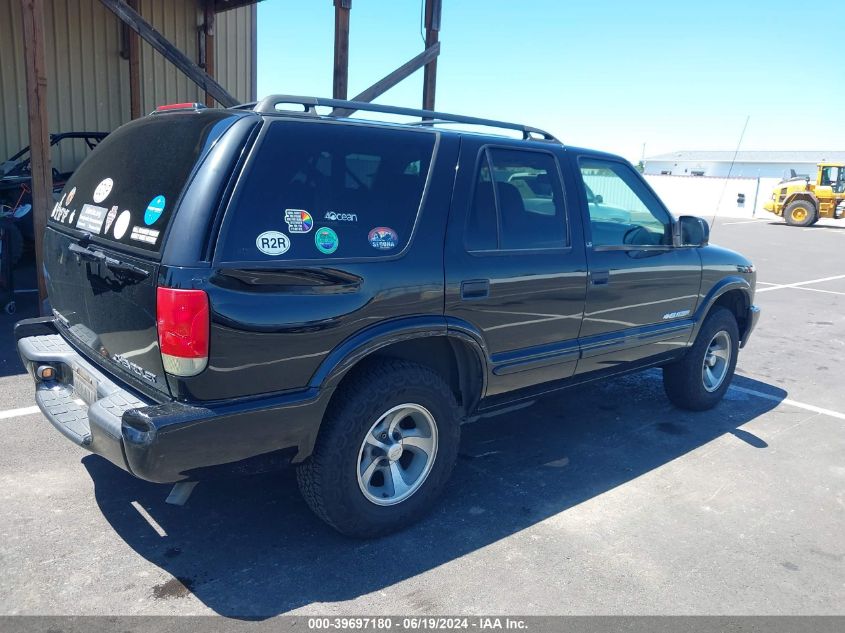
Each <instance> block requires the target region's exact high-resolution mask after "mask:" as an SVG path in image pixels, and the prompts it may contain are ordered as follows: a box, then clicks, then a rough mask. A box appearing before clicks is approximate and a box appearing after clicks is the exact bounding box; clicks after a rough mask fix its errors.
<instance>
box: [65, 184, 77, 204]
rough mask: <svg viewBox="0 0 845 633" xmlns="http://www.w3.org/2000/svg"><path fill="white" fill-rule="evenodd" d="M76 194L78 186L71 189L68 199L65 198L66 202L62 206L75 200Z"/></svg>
mask: <svg viewBox="0 0 845 633" xmlns="http://www.w3.org/2000/svg"><path fill="white" fill-rule="evenodd" d="M75 195H76V187H74V188H73V189H71V190H70V193H69V194H67V200H65V202H64V204H63V205H62V206H64V205H67V204H70V203H71V202H73V197H74V196H75Z"/></svg>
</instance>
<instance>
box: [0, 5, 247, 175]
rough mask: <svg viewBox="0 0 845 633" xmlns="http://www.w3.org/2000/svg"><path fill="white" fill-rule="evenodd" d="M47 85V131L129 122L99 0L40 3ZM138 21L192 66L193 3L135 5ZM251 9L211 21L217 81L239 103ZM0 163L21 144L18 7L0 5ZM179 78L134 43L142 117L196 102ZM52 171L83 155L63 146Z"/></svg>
mask: <svg viewBox="0 0 845 633" xmlns="http://www.w3.org/2000/svg"><path fill="white" fill-rule="evenodd" d="M44 5H45V16H44V28H45V36H46V40H47V51H46V52H47V80H48V97H49V104H48V110H49V117H50V131H51V132H54V133H55V132H69V131H101V130H102V131H111V130H113V129H115V128H116V127H118V126H120V125H121V124H122V123H125V122H126V121H128V120H129V64H128V61H126V60H125V59H123V58H122V57H121V55H120V53H121V44H122V41H121V26H120V22H119V20H118V19H117V17H116V16H115V15H114V14H113V13H111V11H109V10H107V9H106V8H105V7H104V6H103V5H102V4H101V3H100V2H99V0H46V1H45V3H44ZM139 9H140V12H141V15H143V17H144V18H145V19H146V20H147V21H148V22H150V23H151V24H152V25H153V26H154V27H155V28H156V29H158V30H159V31H160V32H161V33H162V34H163V35H164V36H165V37H167V38H168V39H169V40H170V41H171V42H173V43H174V44H175V45H176V46H177V47H178V48H179V49H180V50H181V51H182V52H184V53H185V54H186V55H187V56H188V57H190V58H191V59H192V60H193V61H195V62H196V61H197V59H198V56H199V55H198V54H199V39H198V38H199V35H198V29H199V27H200V25H201V23H202V12H201V11H200V9H199V3H198V2H197V0H141V1H140V2H139ZM255 19H256V9H255V6H249V7H244V8H241V9H235V10H232V11H227V12H224V13H221V14H219V15H218V17H217V31H216V35H217V37H216V38H215V57H216V65H217V73H216V74H217V80H218V81H219V82H220V83H221V84H222V85H223V86H224V87H225V88H226V89H227V90H229V92H231V93H232V94H233V95H234V96H235V97H237V98H238V99H239V100H241V101H250V100H252V99H254V98H255V79H254V77H255V70H254V69H255V29H254V21H255ZM0 87H2V88H1V89H0V161H2V160H5V159H6V158H7V157H8V156H10V155H11V154H12V153H14V152H16V151H17V150H18V149H19V148H20V147H22V146H24V145H27V144H28V133H27V118H26V117H27V115H26V79H25V76H24V65H23V41H22V24H21V13H20V5H19V2H17V0H2V1H0ZM203 98H204V95H203V94H202V93H201V92H200V90H199V89H198V88H197V87H196V86H195V85H194V84H193V83H192V82H191V81H190V80H189V79H188V78H187V77H185V76H184V75H183V74H182V73H181V72H179V71H178V70H176V68H175V67H174V66H173V65H172V64H170V62H168V61H166V60H165V59H164V58H163V57H162V56H161V55H159V54H158V53H157V52H155V51H154V50H153V49H152V48H151V47H150V46H149V45H148V44H147V43H146V42H143V41H142V42H141V104H142V112H149V111H150V110H152V109H154V108H155V106H156V105H160V104H162V103H174V102H180V101H200V102H201V101H203ZM66 143H70V144H67V145H66V144H62V146H61V149H60V150H59V151H58V152H54V155H53V161H54V166H56V167H57V168H59V169H61V170H69V169H73V168H74V167H75V166H76V164H77V163H78V162H79V160H80V159H81V157H82V156H84V155H85V153H86V152H87V149H86V148H85V147H84V144H83V143H82V142H81V141H73V142H66Z"/></svg>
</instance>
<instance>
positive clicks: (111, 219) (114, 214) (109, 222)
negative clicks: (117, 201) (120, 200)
mask: <svg viewBox="0 0 845 633" xmlns="http://www.w3.org/2000/svg"><path fill="white" fill-rule="evenodd" d="M116 217H117V205H114V206H113V207H112V208H111V209H109V214H108V215H107V216H106V226H105V228H104V229H103V233H104V234H105V233H108V232H109V229H110V228H111V225H112V222H114V219H115V218H116Z"/></svg>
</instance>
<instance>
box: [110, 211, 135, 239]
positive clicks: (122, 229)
mask: <svg viewBox="0 0 845 633" xmlns="http://www.w3.org/2000/svg"><path fill="white" fill-rule="evenodd" d="M131 221H132V214H131V213H129V211H123V212H122V213H121V214H120V215H119V216H117V221H116V222H115V223H114V239H116V240H119V239H120V238H122V237H123V236H124V235H126V229H128V228H129V223H130V222H131Z"/></svg>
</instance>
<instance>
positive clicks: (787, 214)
mask: <svg viewBox="0 0 845 633" xmlns="http://www.w3.org/2000/svg"><path fill="white" fill-rule="evenodd" d="M783 219H784V220H786V223H787V224H789V225H790V226H811V225H813V224H815V223H816V221H817V220H818V212H817V211H816V207H815V206H814V205H813V204H812V203H811V202H807V201H805V200H797V201H795V202H793V203H791V204H790V205H788V206H787V207H786V209H784V210H783Z"/></svg>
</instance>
